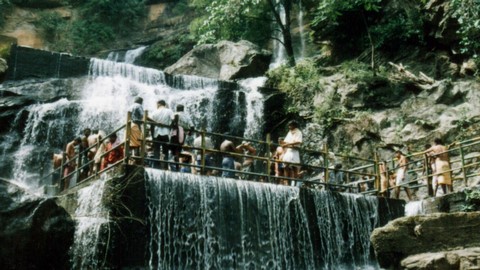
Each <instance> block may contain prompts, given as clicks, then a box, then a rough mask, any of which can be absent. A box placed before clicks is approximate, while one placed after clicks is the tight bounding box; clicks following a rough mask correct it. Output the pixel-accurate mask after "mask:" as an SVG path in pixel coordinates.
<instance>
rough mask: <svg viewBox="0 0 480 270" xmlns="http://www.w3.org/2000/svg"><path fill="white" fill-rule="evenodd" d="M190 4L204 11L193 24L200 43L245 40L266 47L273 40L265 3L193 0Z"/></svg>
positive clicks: (255, 0) (194, 32)
mask: <svg viewBox="0 0 480 270" xmlns="http://www.w3.org/2000/svg"><path fill="white" fill-rule="evenodd" d="M191 5H192V6H193V7H194V8H195V9H196V10H199V11H203V12H204V16H202V17H201V18H198V19H197V20H195V21H194V22H192V24H191V30H192V32H193V34H194V35H195V36H196V37H197V40H198V44H205V43H214V42H217V41H219V40H232V41H238V40H241V39H246V40H249V41H251V42H253V43H256V44H259V45H263V44H266V42H267V41H268V40H269V39H270V34H269V33H270V28H271V23H270V15H269V14H268V6H267V5H266V3H265V1H262V0H214V1H204V0H194V1H192V2H191Z"/></svg>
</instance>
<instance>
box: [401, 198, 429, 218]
mask: <svg viewBox="0 0 480 270" xmlns="http://www.w3.org/2000/svg"><path fill="white" fill-rule="evenodd" d="M424 214H425V209H424V208H423V201H422V200H420V201H410V202H408V203H407V204H406V205H405V216H407V217H410V216H417V215H424Z"/></svg>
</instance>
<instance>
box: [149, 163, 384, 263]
mask: <svg viewBox="0 0 480 270" xmlns="http://www.w3.org/2000/svg"><path fill="white" fill-rule="evenodd" d="M146 190H147V200H148V211H149V221H148V223H149V226H150V243H149V254H148V264H149V265H148V266H149V269H174V268H178V269H212V268H213V269H263V268H264V269H365V268H369V267H372V268H374V267H375V264H372V262H371V260H372V254H371V253H370V240H369V237H370V233H371V232H372V230H373V229H374V228H375V227H376V226H378V225H379V224H378V220H379V218H378V216H377V211H378V200H377V198H375V197H365V196H360V195H347V194H335V193H331V192H326V191H317V190H302V189H298V188H292V187H287V186H280V185H272V184H264V183H255V182H246V181H235V180H232V179H224V178H218V177H199V176H196V175H192V174H179V173H171V172H168V171H159V170H152V169H148V170H147V175H146Z"/></svg>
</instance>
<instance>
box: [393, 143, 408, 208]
mask: <svg viewBox="0 0 480 270" xmlns="http://www.w3.org/2000/svg"><path fill="white" fill-rule="evenodd" d="M395 157H396V158H397V162H398V170H397V177H396V181H395V185H396V186H395V198H396V199H398V198H399V195H400V186H402V184H403V188H404V189H405V192H406V193H407V197H408V199H409V200H412V196H411V195H410V189H409V188H408V187H407V186H406V184H405V183H404V182H406V181H405V175H406V174H407V168H408V160H407V157H406V156H405V155H404V154H403V153H402V152H401V151H396V152H395Z"/></svg>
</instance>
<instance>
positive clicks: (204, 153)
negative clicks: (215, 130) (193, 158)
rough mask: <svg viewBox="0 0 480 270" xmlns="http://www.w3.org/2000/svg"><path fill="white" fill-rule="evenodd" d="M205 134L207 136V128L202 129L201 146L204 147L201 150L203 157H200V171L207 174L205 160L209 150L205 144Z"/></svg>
mask: <svg viewBox="0 0 480 270" xmlns="http://www.w3.org/2000/svg"><path fill="white" fill-rule="evenodd" d="M205 136H206V134H205V129H202V131H201V138H202V144H201V147H202V150H201V157H200V162H201V166H202V167H201V168H200V173H201V174H202V175H205V172H206V169H205V163H206V162H205V155H206V153H207V151H206V149H205V147H206V145H205Z"/></svg>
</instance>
